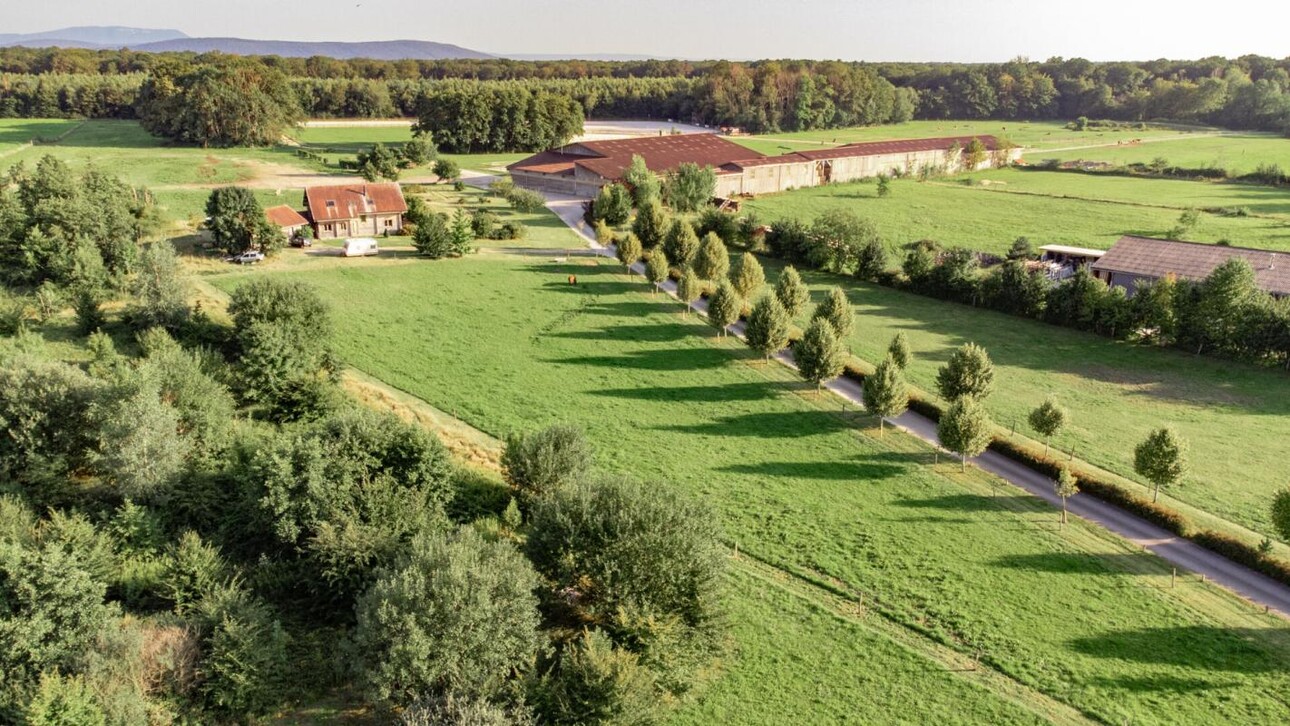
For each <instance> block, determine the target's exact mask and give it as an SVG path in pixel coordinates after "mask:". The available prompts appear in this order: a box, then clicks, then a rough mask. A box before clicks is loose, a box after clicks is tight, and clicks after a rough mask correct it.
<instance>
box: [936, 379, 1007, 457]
mask: <svg viewBox="0 0 1290 726" xmlns="http://www.w3.org/2000/svg"><path fill="white" fill-rule="evenodd" d="M993 428H994V424H993V423H991V422H990V417H989V416H988V415H987V414H986V412H985V407H984V406H982V405H981V402H980V401H978V400H977V399H976V398H973V397H972V396H961V397H959V398H957V399H954V402H953V403H951V404H950V407H949V408H947V409H945V413H944V414H942V415H941V420H940V423H939V424H938V425H937V427H936V434H937V436H939V437H940V439H941V443H942V444H944V445H945V448H947V449H949V450H950V451H953V452H955V453H957V454H959V455H960V456H961V457H962V458H963V471H967V460H968V459H970V458H972V457H974V456H977V455H979V454H980V453H981V452H983V451H985V450H986V447H988V446H989V445H990V439H991V438H992V429H993Z"/></svg>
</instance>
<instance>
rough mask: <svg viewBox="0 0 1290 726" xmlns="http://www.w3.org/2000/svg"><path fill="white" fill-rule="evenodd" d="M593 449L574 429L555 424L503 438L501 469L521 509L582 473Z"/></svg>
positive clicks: (593, 453) (577, 429) (590, 459)
mask: <svg viewBox="0 0 1290 726" xmlns="http://www.w3.org/2000/svg"><path fill="white" fill-rule="evenodd" d="M595 453H596V452H595V449H594V448H593V447H592V445H591V442H590V441H588V440H587V436H586V434H584V433H583V432H582V429H580V428H578V427H576V426H569V425H565V424H556V425H554V426H549V427H547V428H545V429H542V430H541V431H535V432H532V433H528V434H512V435H510V436H507V437H506V448H505V449H504V450H503V451H502V470H503V472H504V473H505V475H506V481H507V483H509V484H510V485H511V486H512V487H513V488H514V489H515V490H516V491H517V492H519V496H520V499H521V500H522V501H523V503H524V504H525V507H526V508H528V507H531V506H532V505H533V503H534V502H536V501H537V500H539V499H541V498H542V497H545V496H549V495H550V494H551V493H552V492H554V491H555V490H556V489H559V488H560V487H561V486H564V485H565V484H568V483H569V482H571V481H574V480H575V479H578V478H579V477H581V476H583V475H584V474H586V473H587V472H588V471H589V470H590V469H591V464H592V460H593V459H594V458H595Z"/></svg>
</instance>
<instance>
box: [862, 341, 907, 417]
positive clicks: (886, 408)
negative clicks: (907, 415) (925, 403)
mask: <svg viewBox="0 0 1290 726" xmlns="http://www.w3.org/2000/svg"><path fill="white" fill-rule="evenodd" d="M903 370H904V369H903V368H902V367H901V366H900V365H899V364H898V363H897V362H896V361H895V359H893V358H892V357H891V356H887V357H886V358H884V359H883V361H882V362H881V363H879V364H878V367H877V368H875V369H874V371H873V373H871V374H869V375H867V376H865V379H864V407H865V408H866V409H868V410H869V412H870V413H872V414H873V415H875V416H877V417H878V432H879V434H884V433H885V431H886V419H887V418H893V417H896V416H899V415H900V414H902V413H904V412H905V409H907V408H909V385H908V384H906V383H905V374H904V373H903Z"/></svg>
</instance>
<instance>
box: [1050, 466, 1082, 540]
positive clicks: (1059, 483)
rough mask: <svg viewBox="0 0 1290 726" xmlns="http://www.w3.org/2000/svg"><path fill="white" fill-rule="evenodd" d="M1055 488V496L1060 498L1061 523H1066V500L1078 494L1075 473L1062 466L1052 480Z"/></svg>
mask: <svg viewBox="0 0 1290 726" xmlns="http://www.w3.org/2000/svg"><path fill="white" fill-rule="evenodd" d="M1054 486H1055V487H1056V490H1057V496H1059V497H1061V498H1062V524H1063V525H1065V524H1066V500H1067V499H1069V498H1071V497H1073V496H1075V495H1076V494H1079V482H1078V481H1076V479H1075V475H1074V474H1072V473H1071V470H1070V469H1068V468H1066V467H1064V466H1063V467H1062V468H1061V471H1059V472H1058V473H1057V480H1056V481H1055V482H1054Z"/></svg>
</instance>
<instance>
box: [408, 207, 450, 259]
mask: <svg viewBox="0 0 1290 726" xmlns="http://www.w3.org/2000/svg"><path fill="white" fill-rule="evenodd" d="M452 244H453V232H452V228H451V227H450V226H449V225H448V218H447V217H445V216H444V215H443V214H440V213H438V212H432V213H430V214H427V215H426V216H425V218H424V219H422V220H421V221H420V222H418V223H417V231H416V232H415V233H414V234H413V235H412V246H413V247H415V248H416V250H417V252H420V253H421V254H423V255H425V256H426V257H429V258H430V259H432V260H438V259H442V258H444V257H447V256H448V255H449V254H450V253H451V252H452Z"/></svg>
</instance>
